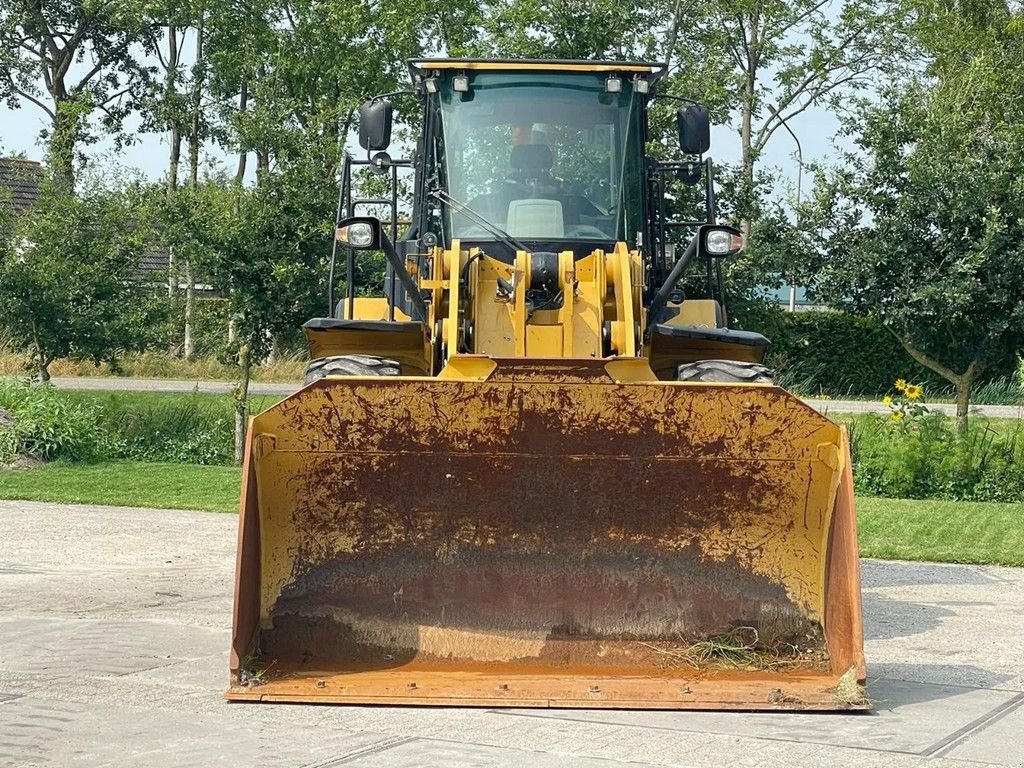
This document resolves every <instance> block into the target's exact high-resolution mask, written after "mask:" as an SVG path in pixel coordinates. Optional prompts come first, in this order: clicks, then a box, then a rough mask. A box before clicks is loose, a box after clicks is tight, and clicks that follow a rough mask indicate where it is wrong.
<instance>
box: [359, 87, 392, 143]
mask: <svg viewBox="0 0 1024 768" xmlns="http://www.w3.org/2000/svg"><path fill="white" fill-rule="evenodd" d="M391 113H392V106H391V102H390V101H388V100H387V99H370V100H369V101H367V102H364V103H363V105H362V106H360V107H359V146H361V147H362V148H363V149H366V150H369V151H370V152H376V151H378V150H382V149H387V148H388V145H389V144H390V143H391Z"/></svg>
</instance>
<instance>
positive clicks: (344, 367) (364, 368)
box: [305, 355, 402, 384]
mask: <svg viewBox="0 0 1024 768" xmlns="http://www.w3.org/2000/svg"><path fill="white" fill-rule="evenodd" d="M401 373H402V367H401V365H399V364H398V363H397V362H395V361H394V360H388V359H387V358H386V357H372V356H370V355H334V356H333V357H318V358H317V359H315V360H310V361H309V366H308V367H307V368H306V381H305V383H306V384H310V383H312V382H314V381H316V380H317V379H322V378H323V377H324V376H332V375H340V376H399V375H400V374H401Z"/></svg>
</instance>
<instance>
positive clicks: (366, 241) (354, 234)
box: [338, 221, 374, 248]
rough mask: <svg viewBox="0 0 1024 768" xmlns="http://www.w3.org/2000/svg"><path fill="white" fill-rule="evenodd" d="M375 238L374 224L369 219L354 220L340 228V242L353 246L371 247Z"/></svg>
mask: <svg viewBox="0 0 1024 768" xmlns="http://www.w3.org/2000/svg"><path fill="white" fill-rule="evenodd" d="M373 239H374V231H373V225H372V224H371V223H370V222H368V221H354V222H352V223H351V224H348V225H346V226H344V227H340V228H339V229H338V242H341V243H345V244H346V245H350V246H352V247H353V248H369V247H370V246H372V245H373Z"/></svg>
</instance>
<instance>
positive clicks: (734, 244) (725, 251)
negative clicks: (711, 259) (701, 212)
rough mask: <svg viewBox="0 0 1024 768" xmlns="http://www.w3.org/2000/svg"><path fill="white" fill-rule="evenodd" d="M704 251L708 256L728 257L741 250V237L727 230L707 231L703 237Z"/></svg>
mask: <svg viewBox="0 0 1024 768" xmlns="http://www.w3.org/2000/svg"><path fill="white" fill-rule="evenodd" d="M704 249H705V250H706V251H707V253H708V255H709V256H728V255H729V254H731V253H737V252H738V251H740V250H742V249H743V236H742V235H737V234H735V233H733V232H730V231H729V230H727V229H709V230H708V232H707V234H706V235H705V236H704Z"/></svg>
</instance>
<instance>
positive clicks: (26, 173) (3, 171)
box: [0, 157, 43, 213]
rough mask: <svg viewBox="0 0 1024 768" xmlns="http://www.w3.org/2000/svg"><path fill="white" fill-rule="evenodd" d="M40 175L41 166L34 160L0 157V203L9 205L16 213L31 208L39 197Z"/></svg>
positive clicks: (41, 174) (41, 172) (41, 175)
mask: <svg viewBox="0 0 1024 768" xmlns="http://www.w3.org/2000/svg"><path fill="white" fill-rule="evenodd" d="M42 177H43V167H42V166H41V165H40V164H39V163H37V162H35V161H34V160H26V159H24V158H22V157H0V205H9V206H11V207H12V208H13V209H14V210H15V211H16V212H18V213H20V212H22V211H24V210H27V209H28V208H31V207H32V206H33V205H34V204H35V202H36V200H38V199H39V182H40V181H41V180H42ZM8 194H9V195H10V197H9V198H8Z"/></svg>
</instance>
